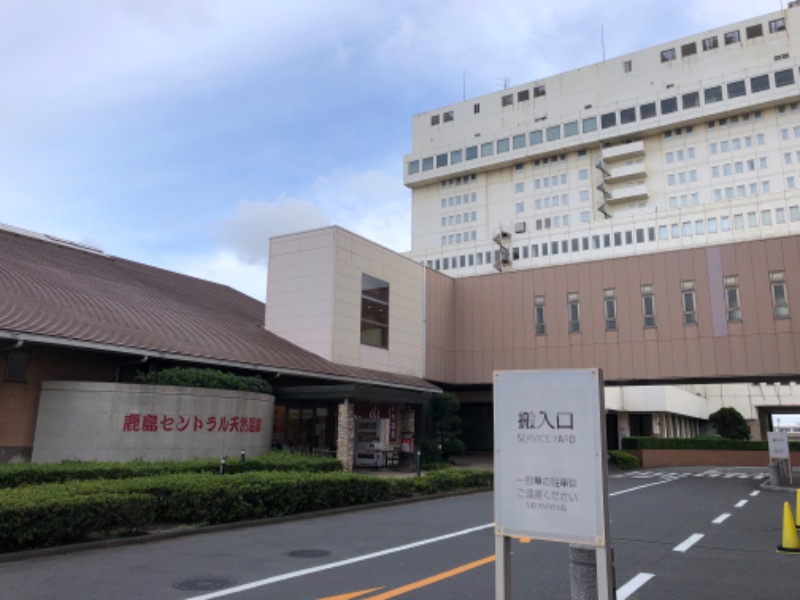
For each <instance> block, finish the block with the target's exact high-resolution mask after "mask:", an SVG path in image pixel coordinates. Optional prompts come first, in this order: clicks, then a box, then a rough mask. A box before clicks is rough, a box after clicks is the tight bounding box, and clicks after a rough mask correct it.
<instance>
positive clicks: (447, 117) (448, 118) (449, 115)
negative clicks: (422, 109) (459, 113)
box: [444, 110, 455, 123]
mask: <svg viewBox="0 0 800 600" xmlns="http://www.w3.org/2000/svg"><path fill="white" fill-rule="evenodd" d="M454 118H455V116H454V114H453V111H452V110H448V111H447V112H446V113H444V122H445V123H449V122H450V121H452V120H453V119H454Z"/></svg>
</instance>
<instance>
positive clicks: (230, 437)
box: [32, 381, 275, 463]
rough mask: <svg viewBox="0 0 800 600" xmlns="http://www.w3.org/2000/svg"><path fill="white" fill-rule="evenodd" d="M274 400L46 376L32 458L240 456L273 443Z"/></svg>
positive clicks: (243, 394)
mask: <svg viewBox="0 0 800 600" xmlns="http://www.w3.org/2000/svg"><path fill="white" fill-rule="evenodd" d="M274 407H275V400H274V397H273V396H271V395H267V394H255V393H252V392H238V391H232V390H212V389H201V388H183V387H171V386H153V385H134V384H119V383H94V382H67V381H49V382H44V383H43V384H42V393H41V397H40V400H39V410H38V418H37V420H36V434H35V438H34V444H33V456H32V461H33V462H36V463H43V462H59V461H62V460H103V461H105V460H108V461H126V460H133V459H137V458H142V459H146V460H157V459H185V458H200V457H219V456H228V457H229V458H230V459H232V460H238V457H239V452H240V451H241V450H242V449H244V450H245V452H246V453H247V455H249V456H255V455H258V454H263V453H264V452H267V451H268V450H269V449H270V447H271V444H272V418H273V412H274ZM146 420H150V422H152V423H153V425H152V426H151V427H146V426H145V421H146ZM245 424H246V426H245Z"/></svg>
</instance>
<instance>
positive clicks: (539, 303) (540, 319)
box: [533, 252, 546, 335]
mask: <svg viewBox="0 0 800 600" xmlns="http://www.w3.org/2000/svg"><path fill="white" fill-rule="evenodd" d="M534 254H535V252H534ZM533 316H534V324H535V326H536V335H545V332H546V328H545V322H544V296H534V297H533Z"/></svg>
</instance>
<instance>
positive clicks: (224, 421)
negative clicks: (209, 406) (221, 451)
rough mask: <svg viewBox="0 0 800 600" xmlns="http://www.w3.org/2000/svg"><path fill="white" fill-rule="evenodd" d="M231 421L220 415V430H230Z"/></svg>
mask: <svg viewBox="0 0 800 600" xmlns="http://www.w3.org/2000/svg"><path fill="white" fill-rule="evenodd" d="M228 427H229V423H228V419H227V417H220V420H219V430H220V431H228Z"/></svg>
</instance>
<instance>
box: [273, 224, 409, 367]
mask: <svg viewBox="0 0 800 600" xmlns="http://www.w3.org/2000/svg"><path fill="white" fill-rule="evenodd" d="M424 271H425V269H424V268H423V267H422V266H421V265H419V264H417V263H415V262H414V261H412V260H410V259H408V258H406V257H404V256H402V255H400V254H397V253H396V252H393V251H392V250H389V249H388V248H385V247H383V246H380V245H378V244H376V243H375V242H371V241H369V240H367V239H365V238H362V237H361V236H358V235H356V234H354V233H351V232H349V231H346V230H344V229H341V228H339V227H327V228H324V229H316V230H313V231H306V232H302V233H296V234H292V235H286V236H281V237H276V238H272V239H271V240H270V263H269V279H268V286H267V307H266V319H265V325H266V328H267V329H269V330H270V331H272V332H274V333H277V334H278V335H280V336H282V337H284V338H286V339H288V340H289V341H291V342H293V343H295V344H297V345H298V346H301V347H302V348H305V349H306V350H310V351H311V352H315V353H316V354H319V355H320V356H322V357H324V358H327V359H328V360H332V361H333V362H336V363H340V364H343V365H351V366H357V367H364V368H369V369H377V370H381V371H388V372H391V373H402V374H405V375H415V376H422V374H423V373H424V335H425V334H424V329H423V327H424V325H423V318H424V302H423V298H424V286H425V277H424ZM363 274H367V275H371V276H372V277H376V278H378V279H381V280H383V281H386V282H388V283H389V348H388V350H386V349H381V348H374V347H370V346H363V345H362V344H361V276H362V275H363Z"/></svg>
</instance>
